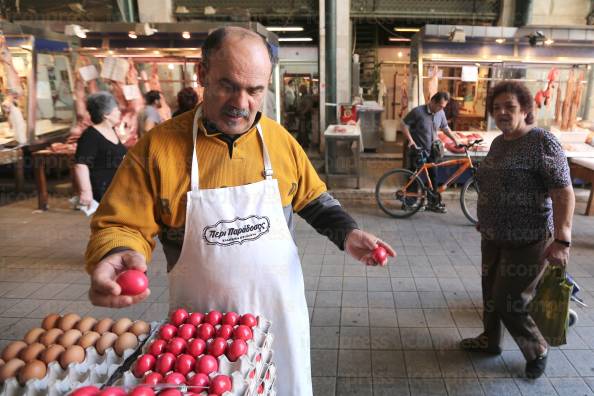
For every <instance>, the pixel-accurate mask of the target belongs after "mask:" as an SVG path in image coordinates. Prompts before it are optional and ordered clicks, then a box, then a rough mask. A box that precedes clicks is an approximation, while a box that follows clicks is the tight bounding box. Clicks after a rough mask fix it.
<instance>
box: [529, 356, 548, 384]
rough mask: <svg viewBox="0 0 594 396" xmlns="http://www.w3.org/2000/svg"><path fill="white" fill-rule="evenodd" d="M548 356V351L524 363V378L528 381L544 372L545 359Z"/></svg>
mask: <svg viewBox="0 0 594 396" xmlns="http://www.w3.org/2000/svg"><path fill="white" fill-rule="evenodd" d="M548 355H549V350H548V349H547V350H546V351H544V352H543V354H542V355H540V356H539V357H537V358H536V359H534V360H531V361H529V362H527V363H526V377H527V378H530V379H536V378H539V377H540V376H541V375H543V373H544V372H545V368H546V367H547V357H548Z"/></svg>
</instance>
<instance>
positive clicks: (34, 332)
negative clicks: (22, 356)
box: [23, 327, 45, 344]
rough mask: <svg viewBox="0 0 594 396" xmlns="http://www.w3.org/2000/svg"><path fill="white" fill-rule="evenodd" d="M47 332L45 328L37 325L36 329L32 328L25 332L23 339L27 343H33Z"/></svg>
mask: <svg viewBox="0 0 594 396" xmlns="http://www.w3.org/2000/svg"><path fill="white" fill-rule="evenodd" d="M43 333H45V330H44V329H42V328H41V327H35V328H34V329H31V330H29V331H28V332H27V334H25V337H24V338H23V340H24V341H25V342H26V343H27V344H33V343H34V342H37V341H38V340H39V337H40V336H41V335H42V334H43Z"/></svg>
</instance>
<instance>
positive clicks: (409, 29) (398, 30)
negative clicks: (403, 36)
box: [394, 27, 421, 33]
mask: <svg viewBox="0 0 594 396" xmlns="http://www.w3.org/2000/svg"><path fill="white" fill-rule="evenodd" d="M394 31H396V32H410V33H416V32H420V31H421V28H404V27H403V28H399V27H395V28H394Z"/></svg>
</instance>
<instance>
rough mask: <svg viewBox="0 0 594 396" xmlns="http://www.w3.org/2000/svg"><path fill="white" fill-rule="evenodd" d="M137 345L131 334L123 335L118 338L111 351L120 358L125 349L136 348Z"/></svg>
mask: <svg viewBox="0 0 594 396" xmlns="http://www.w3.org/2000/svg"><path fill="white" fill-rule="evenodd" d="M137 345H138V337H136V335H134V334H133V333H124V334H122V335H121V336H119V337H118V339H117V340H116V342H115V344H114V346H113V349H114V350H115V353H117V354H118V356H122V355H123V354H124V351H125V350H126V349H131V348H136V346H137Z"/></svg>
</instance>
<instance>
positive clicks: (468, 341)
mask: <svg viewBox="0 0 594 396" xmlns="http://www.w3.org/2000/svg"><path fill="white" fill-rule="evenodd" d="M460 348H462V349H464V350H465V351H469V352H482V353H487V354H489V355H501V348H500V347H499V346H497V345H489V340H488V339H487V337H485V336H484V335H480V336H478V337H474V338H465V339H463V340H462V341H460Z"/></svg>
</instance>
